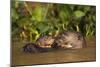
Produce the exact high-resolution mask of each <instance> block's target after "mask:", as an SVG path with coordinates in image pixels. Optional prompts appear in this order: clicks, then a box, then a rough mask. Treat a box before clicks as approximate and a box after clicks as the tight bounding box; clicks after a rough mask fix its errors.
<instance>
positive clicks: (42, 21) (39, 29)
mask: <svg viewBox="0 0 100 67" xmlns="http://www.w3.org/2000/svg"><path fill="white" fill-rule="evenodd" d="M11 19H12V37H13V38H15V37H17V38H19V39H22V40H24V39H27V40H29V41H35V40H36V39H37V38H39V37H40V36H42V35H45V34H49V35H53V36H55V35H57V34H58V33H59V32H62V31H69V30H70V31H78V32H81V33H83V34H84V36H86V37H89V36H95V31H96V7H95V6H87V5H71V4H51V3H32V2H25V1H12V7H11Z"/></svg>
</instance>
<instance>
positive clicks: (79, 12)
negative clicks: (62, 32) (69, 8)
mask: <svg viewBox="0 0 100 67" xmlns="http://www.w3.org/2000/svg"><path fill="white" fill-rule="evenodd" d="M74 15H75V17H76V18H80V17H82V16H84V15H85V13H84V12H82V11H80V10H77V11H75V12H74Z"/></svg>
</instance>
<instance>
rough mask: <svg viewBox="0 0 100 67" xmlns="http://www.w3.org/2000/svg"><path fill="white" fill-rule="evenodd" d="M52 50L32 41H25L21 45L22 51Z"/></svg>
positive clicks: (38, 51) (39, 51)
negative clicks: (22, 45)
mask: <svg viewBox="0 0 100 67" xmlns="http://www.w3.org/2000/svg"><path fill="white" fill-rule="evenodd" d="M50 50H52V49H51V48H42V47H40V46H39V45H36V44H34V43H27V44H26V45H25V46H24V47H23V51H24V52H27V53H41V52H47V51H50Z"/></svg>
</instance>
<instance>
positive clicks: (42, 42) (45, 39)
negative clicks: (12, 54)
mask: <svg viewBox="0 0 100 67" xmlns="http://www.w3.org/2000/svg"><path fill="white" fill-rule="evenodd" d="M54 40H55V38H54V37H53V36H50V35H44V36H42V37H40V38H39V39H37V41H36V44H38V45H39V46H40V47H42V48H51V45H52V44H53V43H54Z"/></svg>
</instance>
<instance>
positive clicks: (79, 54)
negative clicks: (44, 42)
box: [12, 38, 96, 65]
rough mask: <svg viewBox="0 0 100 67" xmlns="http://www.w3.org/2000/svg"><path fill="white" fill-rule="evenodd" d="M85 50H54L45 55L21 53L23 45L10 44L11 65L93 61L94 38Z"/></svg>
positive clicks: (94, 53)
mask: <svg viewBox="0 0 100 67" xmlns="http://www.w3.org/2000/svg"><path fill="white" fill-rule="evenodd" d="M87 42H88V43H87V45H88V47H87V48H82V49H73V50H71V49H70V50H69V49H68V50H55V51H50V52H45V53H35V54H34V53H31V54H30V53H23V52H22V50H21V48H22V47H23V45H21V44H22V43H19V42H13V43H12V44H13V45H12V65H30V64H45V63H60V62H78V61H95V60H96V59H95V58H96V49H95V47H96V45H95V38H93V40H87Z"/></svg>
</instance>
